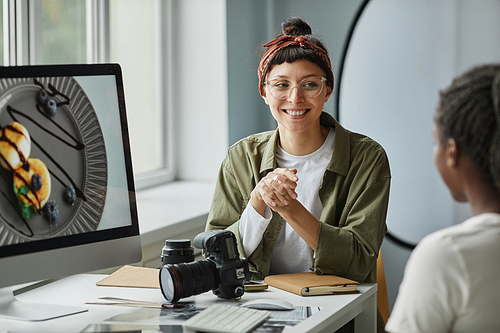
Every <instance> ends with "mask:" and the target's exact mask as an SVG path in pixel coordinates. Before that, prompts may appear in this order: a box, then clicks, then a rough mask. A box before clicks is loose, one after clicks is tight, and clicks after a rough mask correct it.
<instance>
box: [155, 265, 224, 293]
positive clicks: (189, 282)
mask: <svg viewBox="0 0 500 333" xmlns="http://www.w3.org/2000/svg"><path fill="white" fill-rule="evenodd" d="M217 286H218V281H217V274H216V269H215V264H214V263H212V262H210V261H209V260H200V261H194V262H189V263H179V264H173V265H170V264H167V265H164V266H163V267H162V268H161V270H160V289H161V292H162V293H163V296H164V297H165V299H166V300H167V301H169V302H177V301H178V300H179V299H181V298H185V297H189V296H193V295H198V294H201V293H204V292H206V291H209V290H212V289H214V288H215V287H217Z"/></svg>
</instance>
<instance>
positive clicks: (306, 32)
mask: <svg viewBox="0 0 500 333" xmlns="http://www.w3.org/2000/svg"><path fill="white" fill-rule="evenodd" d="M281 36H293V37H299V36H304V37H306V38H307V39H308V40H309V42H311V43H313V44H316V45H317V46H319V47H320V48H322V49H323V50H324V51H325V52H326V53H327V54H328V50H327V49H326V47H325V46H324V45H323V43H322V42H321V40H320V39H319V37H317V36H315V35H313V34H312V29H311V27H310V26H309V24H307V22H305V21H304V20H302V19H301V18H298V17H290V18H288V19H286V20H285V21H283V22H282V23H281V33H280V34H279V35H278V37H281ZM302 59H305V60H309V61H310V62H312V63H315V64H316V65H318V66H319V68H321V69H322V70H323V72H325V75H326V79H327V81H326V84H327V85H328V86H329V87H330V88H332V89H333V82H334V78H333V75H332V74H331V70H330V69H329V67H328V65H327V64H326V63H325V62H324V61H323V60H322V59H321V57H319V56H318V54H317V53H316V52H314V51H313V50H311V49H304V48H301V47H299V46H290V47H286V48H284V49H283V50H281V51H280V52H279V53H278V54H276V56H274V57H273V59H271V61H270V62H269V65H268V67H267V69H266V71H265V73H264V75H263V77H264V78H265V77H266V76H267V74H269V72H270V71H271V69H272V68H273V67H274V66H275V65H281V64H282V63H285V62H288V63H292V62H294V61H297V60H302Z"/></svg>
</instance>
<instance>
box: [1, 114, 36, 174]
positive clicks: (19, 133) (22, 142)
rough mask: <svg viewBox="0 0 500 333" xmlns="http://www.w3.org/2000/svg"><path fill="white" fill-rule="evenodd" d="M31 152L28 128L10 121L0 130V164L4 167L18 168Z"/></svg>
mask: <svg viewBox="0 0 500 333" xmlns="http://www.w3.org/2000/svg"><path fill="white" fill-rule="evenodd" d="M30 153H31V138H30V135H29V133H28V130H27V129H26V128H25V127H24V126H23V125H21V124H20V123H18V122H12V123H10V124H8V125H7V126H5V127H4V128H2V129H1V130H0V164H1V165H2V167H3V168H4V169H7V170H16V169H19V168H20V167H21V166H22V165H23V164H24V163H25V162H26V161H27V160H28V158H29V156H30Z"/></svg>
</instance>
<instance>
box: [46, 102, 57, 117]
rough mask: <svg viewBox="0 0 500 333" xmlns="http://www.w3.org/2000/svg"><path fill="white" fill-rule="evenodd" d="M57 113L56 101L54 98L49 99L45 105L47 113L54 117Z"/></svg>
mask: <svg viewBox="0 0 500 333" xmlns="http://www.w3.org/2000/svg"><path fill="white" fill-rule="evenodd" d="M56 111H57V103H56V101H55V100H54V99H53V98H49V99H48V100H47V103H45V112H46V113H47V114H48V115H49V116H51V117H52V116H53V115H55V114H56Z"/></svg>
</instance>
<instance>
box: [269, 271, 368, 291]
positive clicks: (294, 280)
mask: <svg viewBox="0 0 500 333" xmlns="http://www.w3.org/2000/svg"><path fill="white" fill-rule="evenodd" d="M264 281H265V282H266V283H267V284H268V285H270V286H273V287H275V288H278V289H282V290H285V291H288V292H291V293H294V294H297V295H300V296H313V295H335V294H354V293H358V292H359V290H358V288H357V286H358V285H359V282H357V281H353V280H349V279H346V278H343V277H340V276H336V275H316V274H315V273H313V272H307V273H294V274H278V275H269V276H267V277H266V278H265V279H264Z"/></svg>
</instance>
